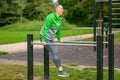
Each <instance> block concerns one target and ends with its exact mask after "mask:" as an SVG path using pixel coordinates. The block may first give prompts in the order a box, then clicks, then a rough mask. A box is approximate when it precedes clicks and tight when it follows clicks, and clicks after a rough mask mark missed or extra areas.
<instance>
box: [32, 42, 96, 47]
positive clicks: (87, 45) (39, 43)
mask: <svg viewBox="0 0 120 80" xmlns="http://www.w3.org/2000/svg"><path fill="white" fill-rule="evenodd" d="M31 44H32V45H42V43H41V42H32V43H31ZM46 45H56V46H84V47H94V46H96V44H69V43H46Z"/></svg>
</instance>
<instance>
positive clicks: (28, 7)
mask: <svg viewBox="0 0 120 80" xmlns="http://www.w3.org/2000/svg"><path fill="white" fill-rule="evenodd" d="M59 3H60V4H62V5H63V7H64V15H63V23H62V25H61V28H62V36H63V37H65V36H70V29H71V28H82V27H90V28H93V26H94V23H93V18H94V14H93V13H94V7H93V1H92V0H59ZM102 7H104V11H105V15H108V3H104V6H101V3H98V4H97V8H96V9H97V18H100V17H101V15H100V11H99V10H100V9H102ZM116 7H119V5H118V6H116ZM53 11H54V4H53V3H52V1H49V0H0V34H1V35H0V44H1V45H3V44H10V43H17V42H24V41H26V40H27V39H26V35H27V34H28V33H32V34H34V39H35V40H39V35H38V34H39V31H40V29H41V27H42V25H43V23H44V20H45V17H46V16H47V15H48V14H49V13H51V12H53ZM116 28H117V29H116ZM119 28H120V26H113V30H114V29H115V30H119ZM91 33H93V30H89V29H88V30H83V31H82V34H91ZM78 34H79V33H73V35H78ZM118 34H119V33H118ZM115 37H116V38H118V39H116V38H115V39H116V41H115V42H116V44H119V43H120V41H119V38H120V36H119V35H116V36H115ZM90 40H91V39H90ZM118 49H119V48H118ZM0 54H2V55H3V54H9V53H8V52H4V51H0ZM71 65H72V66H77V65H78V64H77V63H72V64H71ZM0 66H1V67H0V70H1V69H2V68H4V69H2V70H1V71H5V70H6V69H8V73H9V74H7V72H6V73H5V72H2V73H4V75H3V74H1V77H3V78H5V77H6V78H7V77H8V78H7V79H6V80H11V79H12V77H13V76H14V80H17V79H20V80H24V79H26V70H25V69H26V67H24V66H13V65H9V66H8V67H7V66H6V65H0ZM18 68H22V69H23V70H22V71H19V70H18ZM11 69H13V71H11ZM14 69H17V70H14ZM67 69H68V70H70V71H69V72H71V71H72V72H73V73H75V74H78V75H74V76H72V77H71V78H72V79H71V80H78V79H80V78H81V79H83V80H84V79H85V80H95V73H93V74H92V76H93V77H92V78H91V77H89V76H91V75H90V74H91V72H95V70H94V69H93V68H90V69H89V68H87V69H85V71H84V70H83V72H82V71H81V73H80V74H81V76H80V75H79V72H78V71H75V72H74V71H73V70H71V69H69V68H67ZM39 70H40V67H39V66H36V69H35V71H36V73H35V76H38V75H43V73H41V72H42V71H39ZM42 70H43V69H42ZM16 71H18V72H16ZM106 71H107V70H106ZM11 72H13V74H14V75H10V73H11ZM52 72H53V73H54V72H56V70H55V71H54V69H53V70H52ZM88 72H90V73H89V74H86V73H88ZM15 73H17V74H19V75H16V76H15ZM21 74H22V75H21ZM82 74H83V75H82ZM85 74H86V75H85ZM23 75H25V77H24V78H21V76H23ZM54 75H55V74H52V77H51V80H52V78H53V77H54ZM105 75H107V72H105ZM105 75H104V76H105ZM118 75H119V73H118V72H116V76H117V77H116V80H119V79H120V78H118ZM57 78H58V77H57ZM77 78H78V79H77ZM117 78H118V79H117ZM55 79H56V77H55V78H53V80H55ZM2 80H3V79H2ZM58 80H70V78H69V79H66V78H65V79H62V78H58ZM105 80H107V77H105Z"/></svg>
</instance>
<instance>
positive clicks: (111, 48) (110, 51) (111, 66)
mask: <svg viewBox="0 0 120 80" xmlns="http://www.w3.org/2000/svg"><path fill="white" fill-rule="evenodd" d="M108 54H109V80H114V34H112V33H111V34H109V40H108Z"/></svg>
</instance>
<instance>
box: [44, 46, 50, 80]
mask: <svg viewBox="0 0 120 80" xmlns="http://www.w3.org/2000/svg"><path fill="white" fill-rule="evenodd" d="M44 80H49V51H48V50H47V48H46V47H45V46H44Z"/></svg>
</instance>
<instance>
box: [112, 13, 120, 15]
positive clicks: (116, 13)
mask: <svg viewBox="0 0 120 80" xmlns="http://www.w3.org/2000/svg"><path fill="white" fill-rule="evenodd" d="M112 15H120V13H112Z"/></svg>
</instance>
